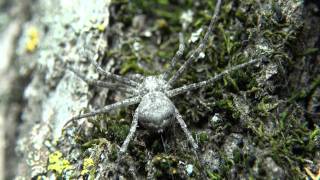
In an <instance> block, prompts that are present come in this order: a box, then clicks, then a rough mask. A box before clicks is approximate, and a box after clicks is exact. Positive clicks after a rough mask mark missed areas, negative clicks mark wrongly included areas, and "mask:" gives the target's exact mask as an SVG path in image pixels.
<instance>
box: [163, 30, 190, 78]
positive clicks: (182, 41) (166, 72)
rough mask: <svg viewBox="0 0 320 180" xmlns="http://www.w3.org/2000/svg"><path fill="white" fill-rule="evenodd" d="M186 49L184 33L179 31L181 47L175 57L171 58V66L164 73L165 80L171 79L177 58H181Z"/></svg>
mask: <svg viewBox="0 0 320 180" xmlns="http://www.w3.org/2000/svg"><path fill="white" fill-rule="evenodd" d="M184 49H185V44H184V38H183V34H182V33H179V49H178V51H177V52H176V54H175V55H174V56H173V58H172V59H171V64H170V67H169V68H168V69H167V70H166V71H165V72H164V74H163V79H164V80H166V81H167V80H168V79H169V76H170V75H171V72H172V71H173V69H174V67H175V66H176V63H177V60H178V59H180V58H181V56H182V55H183V52H184Z"/></svg>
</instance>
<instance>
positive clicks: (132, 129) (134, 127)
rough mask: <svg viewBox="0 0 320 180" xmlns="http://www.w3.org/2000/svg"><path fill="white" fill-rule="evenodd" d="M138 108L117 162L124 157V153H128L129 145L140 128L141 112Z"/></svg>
mask: <svg viewBox="0 0 320 180" xmlns="http://www.w3.org/2000/svg"><path fill="white" fill-rule="evenodd" d="M138 108H139V106H138ZM138 108H137V109H136V110H135V112H134V115H133V120H132V122H131V127H130V130H129V133H128V135H127V137H126V139H125V140H124V142H123V143H122V146H121V148H120V151H119V153H118V160H117V162H119V161H120V160H121V158H122V155H123V154H124V153H126V151H127V149H128V145H129V143H130V141H131V140H132V138H133V137H134V133H135V132H136V130H137V127H138V112H139V111H138Z"/></svg>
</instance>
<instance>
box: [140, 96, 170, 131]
mask: <svg viewBox="0 0 320 180" xmlns="http://www.w3.org/2000/svg"><path fill="white" fill-rule="evenodd" d="M174 112H175V109H174V105H173V103H172V102H171V100H170V99H169V98H168V97H167V96H166V95H165V94H163V93H161V92H152V93H148V94H147V95H145V96H144V97H143V99H142V101H141V103H140V105H139V122H140V123H141V124H142V125H143V126H144V127H147V128H151V129H155V130H161V129H163V128H165V127H166V126H168V125H170V124H171V122H172V120H173V119H174Z"/></svg>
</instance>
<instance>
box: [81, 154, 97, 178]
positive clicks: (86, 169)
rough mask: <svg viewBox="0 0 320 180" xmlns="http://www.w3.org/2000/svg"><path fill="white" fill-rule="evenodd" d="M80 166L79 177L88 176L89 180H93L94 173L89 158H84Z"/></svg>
mask: <svg viewBox="0 0 320 180" xmlns="http://www.w3.org/2000/svg"><path fill="white" fill-rule="evenodd" d="M82 166H83V167H82V171H81V175H82V176H83V175H90V179H94V174H95V172H96V169H95V163H94V160H93V159H92V158H90V157H89V158H84V160H83V164H82Z"/></svg>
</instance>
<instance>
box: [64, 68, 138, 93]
mask: <svg viewBox="0 0 320 180" xmlns="http://www.w3.org/2000/svg"><path fill="white" fill-rule="evenodd" d="M67 69H68V70H70V71H71V72H73V73H74V74H75V75H76V76H78V77H79V78H80V79H81V80H83V81H84V82H86V83H87V84H88V85H91V86H97V87H104V88H108V89H111V90H119V91H122V92H125V93H128V94H130V95H137V94H138V92H137V90H135V89H133V88H132V87H130V86H127V85H125V84H119V83H110V82H104V81H100V80H93V79H88V78H87V77H85V76H84V75H83V74H81V73H80V72H79V71H77V70H75V69H73V68H71V67H67Z"/></svg>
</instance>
